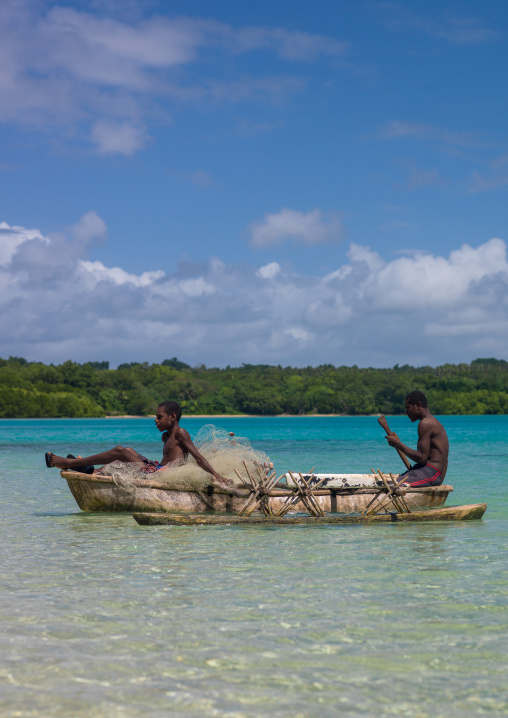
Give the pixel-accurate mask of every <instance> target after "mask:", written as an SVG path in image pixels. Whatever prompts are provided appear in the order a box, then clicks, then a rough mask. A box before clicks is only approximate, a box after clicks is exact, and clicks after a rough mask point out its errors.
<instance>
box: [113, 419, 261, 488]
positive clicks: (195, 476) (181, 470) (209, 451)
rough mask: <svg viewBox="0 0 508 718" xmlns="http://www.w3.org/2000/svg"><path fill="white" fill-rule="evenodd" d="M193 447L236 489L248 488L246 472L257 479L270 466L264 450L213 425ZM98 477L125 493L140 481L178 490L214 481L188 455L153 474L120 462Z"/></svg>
mask: <svg viewBox="0 0 508 718" xmlns="http://www.w3.org/2000/svg"><path fill="white" fill-rule="evenodd" d="M194 445H195V447H196V448H197V450H198V451H199V453H200V454H201V455H202V456H203V457H204V458H205V459H206V460H207V461H208V462H209V464H211V466H212V467H213V469H214V471H216V472H217V474H219V476H223V477H224V478H226V479H231V480H232V481H234V483H235V485H236V486H242V484H248V485H250V481H249V476H248V473H247V469H248V471H249V472H250V473H251V475H252V476H259V473H258V471H260V472H261V474H263V473H264V472H265V471H266V470H267V469H268V468H269V466H270V459H269V457H268V456H267V455H266V454H265V453H264V452H263V451H259V450H258V449H254V447H253V446H252V445H251V443H250V441H249V440H248V439H246V438H244V437H241V436H235V435H234V434H231V433H228V432H227V431H224V430H223V429H218V428H217V427H216V426H213V425H212V424H207V425H206V426H203V428H202V429H201V430H200V431H199V433H198V434H197V436H196V437H195V438H194ZM245 465H247V469H246V468H245ZM237 472H238V473H237ZM101 474H103V475H106V476H111V478H112V479H113V481H114V482H115V483H116V484H117V485H118V486H120V487H121V488H123V489H124V490H126V491H134V489H135V484H136V482H137V481H139V479H153V480H156V481H157V483H158V484H164V485H165V487H166V486H167V488H168V489H175V490H177V491H190V490H192V489H193V488H197V489H206V488H207V487H208V486H209V485H210V483H211V481H212V480H213V477H212V476H211V474H209V473H208V472H206V471H204V470H203V469H201V468H200V467H199V466H198V464H197V463H196V460H195V459H194V458H193V457H192V456H191V455H190V454H189V456H188V457H187V459H185V458H182V459H180V460H178V461H174V462H172V463H170V464H167V465H166V466H164V468H162V469H160V470H159V471H157V472H156V473H153V474H147V473H145V472H144V471H143V470H142V469H141V468H140V466H139V464H130V463H123V462H120V461H115V462H113V463H112V464H108V465H107V466H105V467H104V468H103V469H102V470H101ZM238 474H239V475H240V476H238Z"/></svg>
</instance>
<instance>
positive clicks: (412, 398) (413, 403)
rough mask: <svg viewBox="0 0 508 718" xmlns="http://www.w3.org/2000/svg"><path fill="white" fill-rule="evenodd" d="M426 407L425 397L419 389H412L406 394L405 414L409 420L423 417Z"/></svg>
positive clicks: (417, 419)
mask: <svg viewBox="0 0 508 718" xmlns="http://www.w3.org/2000/svg"><path fill="white" fill-rule="evenodd" d="M427 408H428V403H427V397H426V396H425V394H423V393H422V392H421V391H412V392H411V393H410V394H408V395H407V396H406V414H407V416H408V418H409V419H410V420H411V421H419V420H420V419H423V417H424V416H425V415H426V413H427Z"/></svg>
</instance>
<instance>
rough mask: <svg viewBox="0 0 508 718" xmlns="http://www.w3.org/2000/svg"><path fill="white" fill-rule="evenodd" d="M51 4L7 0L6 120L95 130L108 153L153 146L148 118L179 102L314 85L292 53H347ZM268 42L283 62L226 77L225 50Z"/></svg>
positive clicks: (318, 44)
mask: <svg viewBox="0 0 508 718" xmlns="http://www.w3.org/2000/svg"><path fill="white" fill-rule="evenodd" d="M43 7H44V3H41V4H39V3H37V2H31V1H30V0H28V1H27V2H22V3H16V2H15V1H14V0H11V1H9V0H6V1H5V2H4V3H2V4H1V7H0V122H2V121H3V122H8V123H15V124H19V125H22V126H24V127H25V128H26V127H39V128H42V129H45V130H48V129H51V128H56V129H59V130H61V129H62V128H64V129H66V130H67V132H66V133H65V134H66V135H67V136H68V137H69V138H70V137H74V138H76V139H77V140H78V141H80V140H81V141H83V140H85V141H88V140H89V139H90V138H91V139H92V141H93V142H94V143H95V145H96V147H97V151H98V152H99V153H100V154H104V155H107V154H112V153H119V154H124V155H130V154H133V153H134V152H136V151H139V150H141V149H143V148H144V147H145V146H146V143H147V134H146V130H145V125H146V124H147V123H148V121H149V120H150V119H151V118H153V117H154V116H157V117H158V118H161V117H163V118H166V119H167V118H168V117H169V115H170V113H171V112H172V111H173V109H174V108H175V103H183V102H187V103H188V102H192V103H197V102H202V101H206V100H210V99H213V100H215V101H224V102H243V101H245V100H249V101H252V100H255V101H261V102H272V103H273V102H283V101H284V100H285V99H286V98H287V97H288V96H289V95H291V94H293V93H295V92H301V91H302V89H303V88H304V86H305V80H304V79H303V78H300V77H292V76H290V75H286V68H287V65H288V62H291V63H295V62H298V63H301V62H310V61H313V60H315V59H317V58H318V57H319V56H328V57H336V56H339V55H343V54H344V53H346V52H347V45H346V44H345V43H343V42H340V41H338V40H336V39H335V38H332V37H326V36H322V35H313V34H310V33H303V32H297V31H290V30H286V29H284V28H267V27H238V28H236V27H232V26H231V25H228V24H226V23H222V22H217V21H214V20H212V19H202V18H191V17H167V16H164V15H154V14H152V15H150V16H145V17H143V18H138V19H137V21H136V22H130V23H129V22H126V21H125V20H119V19H116V18H113V17H105V16H103V15H95V14H93V13H91V12H85V11H79V10H76V9H74V8H72V7H61V6H58V5H53V7H50V9H49V10H48V11H47V12H44V10H43ZM103 9H104V8H103ZM113 11H116V12H117V14H118V10H117V9H116V10H115V8H114V7H113ZM267 51H270V52H273V53H275V54H276V55H278V58H279V62H280V63H281V65H282V68H281V69H277V70H276V71H275V73H274V74H273V75H269V76H266V77H263V76H261V75H259V74H256V75H254V76H249V75H248V74H246V73H245V72H244V70H242V71H238V73H237V74H236V75H235V73H234V69H233V72H232V71H231V68H232V67H233V68H234V65H233V66H232V65H231V62H228V71H227V73H226V79H223V78H222V75H221V72H222V69H221V64H220V62H217V60H219V59H220V58H221V57H223V56H227V57H229V58H230V57H231V56H232V55H233V56H234V55H238V54H243V53H253V52H258V53H260V52H267ZM211 58H213V62H210V59H211ZM199 63H201V64H199ZM184 67H185V68H187V69H188V72H186V73H185V74H184V73H183V72H182V68H184ZM194 70H196V71H195V72H193V71H194ZM63 134H64V133H62V132H60V135H59V136H60V139H62V137H63Z"/></svg>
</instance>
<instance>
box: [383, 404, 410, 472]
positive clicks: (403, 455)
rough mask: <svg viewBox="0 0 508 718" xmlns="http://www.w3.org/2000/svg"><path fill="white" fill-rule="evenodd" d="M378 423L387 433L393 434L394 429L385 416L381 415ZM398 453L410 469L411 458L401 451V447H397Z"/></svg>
mask: <svg viewBox="0 0 508 718" xmlns="http://www.w3.org/2000/svg"><path fill="white" fill-rule="evenodd" d="M378 423H379V425H380V426H381V427H382V428H383V429H384V430H385V431H386V433H387V435H390V434H393V431H392V430H391V429H390V427H389V426H388V422H387V421H386V418H385V417H384V416H380V417H379V418H378ZM397 454H398V455H399V456H400V458H401V459H402V461H403V462H404V464H405V465H406V469H410V468H411V464H410V463H409V459H408V458H407V456H406V455H405V453H404V452H403V451H401V450H400V449H397Z"/></svg>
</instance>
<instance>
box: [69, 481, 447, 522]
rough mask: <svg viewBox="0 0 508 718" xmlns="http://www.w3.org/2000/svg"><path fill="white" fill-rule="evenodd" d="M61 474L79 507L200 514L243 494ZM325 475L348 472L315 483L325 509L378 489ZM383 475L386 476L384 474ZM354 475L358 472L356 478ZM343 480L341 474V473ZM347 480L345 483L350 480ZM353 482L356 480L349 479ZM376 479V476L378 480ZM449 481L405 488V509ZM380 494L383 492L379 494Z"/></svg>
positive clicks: (352, 504)
mask: <svg viewBox="0 0 508 718" xmlns="http://www.w3.org/2000/svg"><path fill="white" fill-rule="evenodd" d="M61 476H62V477H63V478H64V479H65V480H66V481H67V484H68V486H69V489H70V491H71V493H72V495H73V496H74V499H75V500H76V503H77V504H78V506H79V508H80V509H81V510H82V511H126V512H129V513H138V512H148V513H151V512H157V513H166V514H171V513H175V512H178V513H183V514H200V513H203V512H216V513H235V512H238V511H239V510H240V509H241V508H242V507H243V505H244V504H245V501H246V499H247V496H248V494H247V493H246V494H245V496H244V497H239V496H234V495H233V494H231V493H229V492H228V491H227V490H226V489H217V488H214V487H209V488H208V489H207V490H206V491H177V490H175V489H169V488H168V487H167V484H164V482H163V481H160V480H157V479H156V478H154V475H153V474H152V475H151V476H152V478H150V477H147V478H146V479H145V478H143V479H135V480H134V481H132V483H131V485H130V486H129V489H125V488H123V487H122V486H119V485H118V484H116V483H115V481H114V480H113V479H112V478H111V477H110V476H101V475H100V474H82V473H79V472H77V471H62V472H61ZM329 476H330V477H332V476H336V477H340V481H342V479H344V478H346V477H355V478H354V479H353V478H351V479H350V480H349V481H348V485H344V483H342V485H337V486H333V487H331V488H324V489H318V490H317V491H316V492H315V496H316V500H317V501H318V503H319V505H320V506H321V508H322V509H323V511H325V512H329V513H355V512H361V511H363V509H364V508H365V507H366V506H367V504H368V503H369V502H370V501H371V500H372V499H373V497H374V496H375V495H376V494H377V493H378V492H379V487H378V485H377V483H375V481H373V477H372V474H335V475H332V474H330V475H329ZM386 476H387V478H388V479H389V476H388V475H386ZM358 477H363V479H362V480H360V479H359V478H358ZM346 481H347V478H346ZM351 482H353V483H352V485H349V484H351ZM355 482H356V483H355ZM379 483H381V482H379ZM451 491H453V486H449V485H442V486H433V487H431V488H423V489H410V490H409V491H408V492H407V494H406V501H407V502H408V504H409V507H410V509H411V510H412V511H413V510H418V509H420V508H425V509H428V508H438V507H439V506H442V505H443V504H444V503H445V501H446V499H447V497H448V494H449V493H450V492H451ZM286 496H287V491H284V490H282V489H278V490H274V491H271V492H270V504H271V506H272V508H274V509H277V508H279V507H280V506H281V505H282V503H283V502H284V500H285V498H286ZM380 498H381V499H382V498H383V495H381V497H380ZM386 508H387V509H388V510H395V507H394V506H393V504H392V503H391V502H388V503H387V504H386ZM294 510H295V511H305V507H304V506H303V505H302V504H300V503H297V504H296V505H295V506H294Z"/></svg>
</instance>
